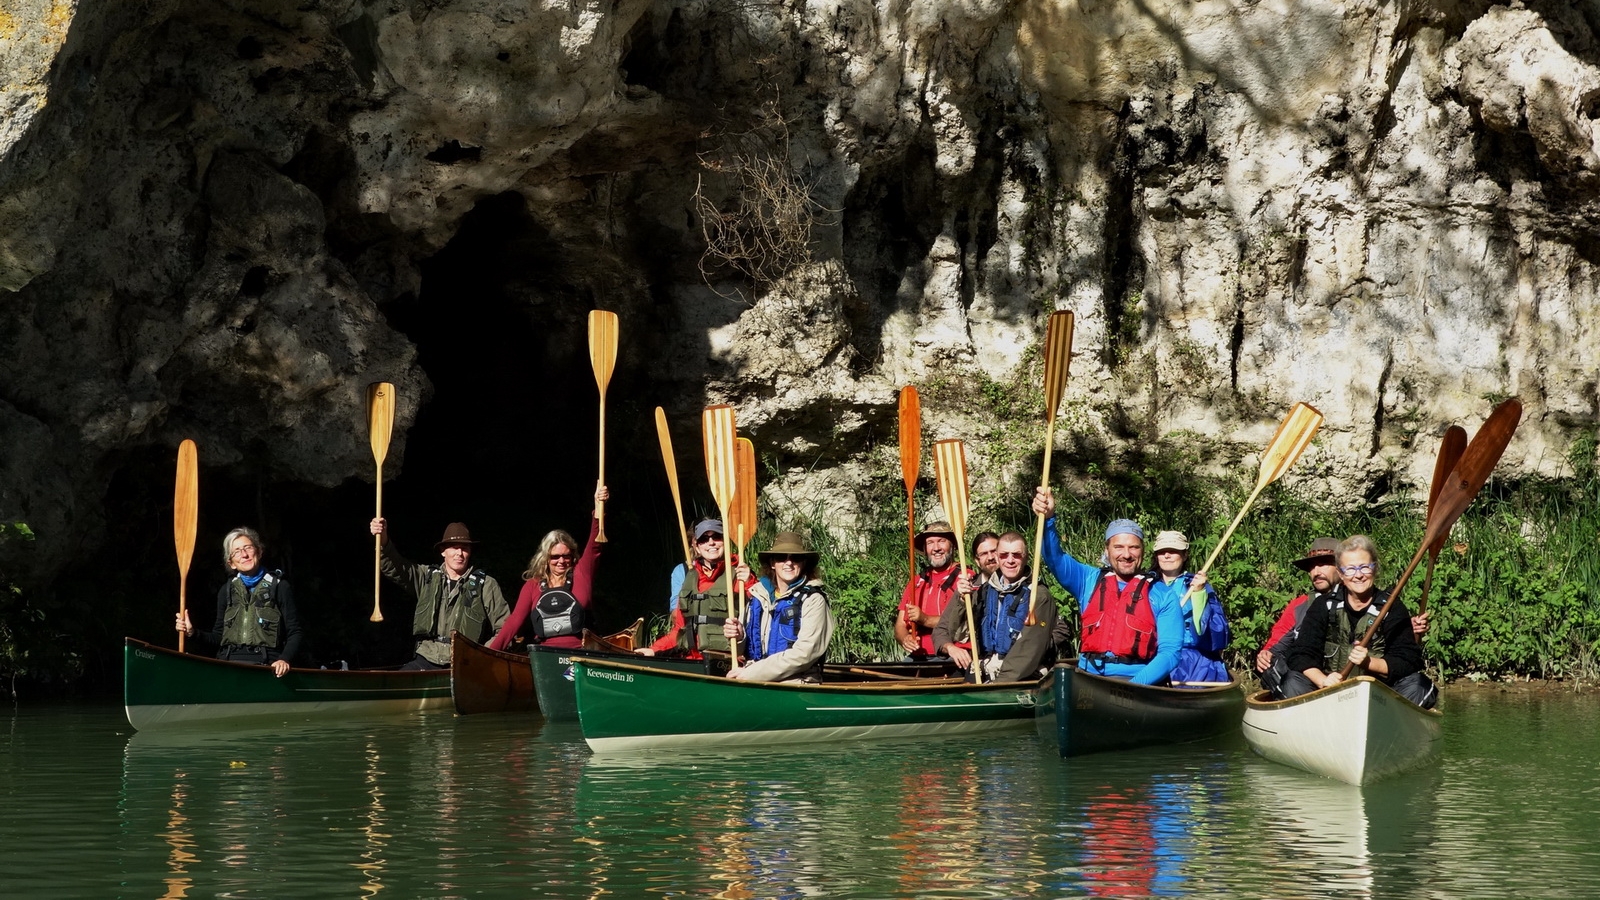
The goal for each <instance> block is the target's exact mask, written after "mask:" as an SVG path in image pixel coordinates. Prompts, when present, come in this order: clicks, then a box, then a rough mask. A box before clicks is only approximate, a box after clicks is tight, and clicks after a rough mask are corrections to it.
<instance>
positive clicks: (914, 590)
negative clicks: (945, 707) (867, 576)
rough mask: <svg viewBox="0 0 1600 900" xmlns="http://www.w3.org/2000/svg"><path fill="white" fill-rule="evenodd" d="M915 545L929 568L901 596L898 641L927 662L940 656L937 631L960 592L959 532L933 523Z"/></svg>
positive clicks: (897, 613) (896, 626)
mask: <svg viewBox="0 0 1600 900" xmlns="http://www.w3.org/2000/svg"><path fill="white" fill-rule="evenodd" d="M912 543H913V545H914V546H915V547H916V548H917V550H919V551H920V552H921V553H922V556H923V558H924V559H926V560H927V561H928V565H927V567H926V568H924V569H923V570H922V571H921V572H919V573H917V574H916V575H914V576H913V577H912V578H911V580H910V581H909V582H908V583H907V584H906V589H905V592H904V593H902V594H901V595H900V605H899V606H898V607H896V608H895V615H894V638H895V640H897V641H899V642H900V646H901V647H902V648H904V649H905V651H906V653H907V654H908V655H909V657H910V658H911V659H927V658H928V657H930V656H934V655H936V654H937V653H938V650H936V649H935V647H934V643H933V628H934V625H935V624H937V623H938V621H939V616H940V615H942V614H943V613H944V611H945V607H947V606H948V605H949V604H950V598H951V597H954V596H955V592H956V578H957V576H958V574H959V573H958V572H957V571H956V570H957V569H958V568H959V567H958V566H957V565H956V532H955V529H953V528H951V527H950V523H948V522H932V523H929V525H928V526H927V527H926V528H924V529H922V530H921V531H920V532H918V533H917V536H916V538H915V539H914V540H913V541H912Z"/></svg>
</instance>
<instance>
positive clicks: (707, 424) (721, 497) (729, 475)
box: [700, 403, 739, 534]
mask: <svg viewBox="0 0 1600 900" xmlns="http://www.w3.org/2000/svg"><path fill="white" fill-rule="evenodd" d="M700 425H701V431H702V434H703V437H704V440H705V452H706V480H707V481H708V482H710V484H711V497H712V499H714V500H716V501H717V509H719V510H720V511H721V512H722V518H723V526H722V527H723V529H724V531H723V534H727V533H728V532H727V531H726V529H727V527H728V526H727V519H728V517H729V516H731V515H732V514H733V495H734V492H735V491H736V490H737V489H738V478H739V470H738V465H739V463H738V460H737V458H736V457H735V456H734V454H735V453H736V452H737V451H735V450H734V425H733V407H731V406H729V405H727V404H725V403H722V404H717V405H716V406H708V407H706V408H705V412H703V413H701V416H700Z"/></svg>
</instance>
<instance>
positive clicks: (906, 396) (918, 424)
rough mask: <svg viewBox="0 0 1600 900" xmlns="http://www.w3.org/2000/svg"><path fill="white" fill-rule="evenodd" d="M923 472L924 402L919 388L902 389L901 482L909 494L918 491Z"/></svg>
mask: <svg viewBox="0 0 1600 900" xmlns="http://www.w3.org/2000/svg"><path fill="white" fill-rule="evenodd" d="M921 471H922V400H921V399H920V398H919V397H918V396H917V387H916V385H914V384H908V385H906V386H905V387H903V388H901V389H900V480H902V481H904V482H905V485H906V491H907V492H908V493H909V492H910V491H913V490H915V489H916V486H917V476H918V475H919V474H921Z"/></svg>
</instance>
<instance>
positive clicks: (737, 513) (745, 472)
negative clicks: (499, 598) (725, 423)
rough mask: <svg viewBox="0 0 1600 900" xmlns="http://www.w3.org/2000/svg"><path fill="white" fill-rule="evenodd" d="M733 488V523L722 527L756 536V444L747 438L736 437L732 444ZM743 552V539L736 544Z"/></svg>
mask: <svg viewBox="0 0 1600 900" xmlns="http://www.w3.org/2000/svg"><path fill="white" fill-rule="evenodd" d="M733 456H734V460H733V462H734V482H735V484H734V490H733V496H734V501H733V509H734V513H733V524H732V525H726V524H725V525H724V526H723V527H724V528H738V529H740V530H741V531H742V532H743V534H744V535H745V536H748V537H755V536H756V499H757V495H758V492H757V490H756V445H755V444H752V443H751V442H750V439H749V438H743V437H742V438H738V439H736V440H735V441H734V445H733ZM736 546H738V548H739V552H741V553H743V552H744V540H743V538H741V539H740V540H739V543H738V544H737V545H736Z"/></svg>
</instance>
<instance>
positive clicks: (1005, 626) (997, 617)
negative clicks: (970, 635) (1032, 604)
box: [978, 581, 1029, 656]
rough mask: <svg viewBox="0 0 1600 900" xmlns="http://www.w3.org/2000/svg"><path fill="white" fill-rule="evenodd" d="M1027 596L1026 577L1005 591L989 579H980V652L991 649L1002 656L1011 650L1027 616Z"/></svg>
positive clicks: (987, 653) (988, 652) (986, 653)
mask: <svg viewBox="0 0 1600 900" xmlns="http://www.w3.org/2000/svg"><path fill="white" fill-rule="evenodd" d="M1028 596H1029V588H1028V583H1027V582H1025V581H1024V582H1021V583H1020V584H1018V585H1017V587H1016V589H1015V590H1011V591H1005V592H1001V591H1000V589H999V588H997V587H995V586H994V585H993V584H991V583H990V582H987V581H985V582H984V583H983V587H981V588H979V589H978V602H979V603H982V604H983V622H982V624H980V625H979V626H978V632H979V638H980V640H979V642H978V650H979V652H981V653H983V654H984V655H985V656H987V655H989V654H991V653H998V654H1000V655H1001V656H1005V655H1006V654H1007V653H1009V652H1010V651H1011V645H1012V644H1014V643H1016V640H1017V635H1019V634H1021V633H1022V625H1023V623H1024V622H1026V621H1027V620H1028V607H1029V604H1028Z"/></svg>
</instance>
